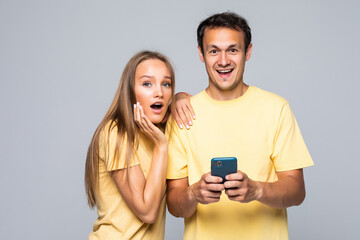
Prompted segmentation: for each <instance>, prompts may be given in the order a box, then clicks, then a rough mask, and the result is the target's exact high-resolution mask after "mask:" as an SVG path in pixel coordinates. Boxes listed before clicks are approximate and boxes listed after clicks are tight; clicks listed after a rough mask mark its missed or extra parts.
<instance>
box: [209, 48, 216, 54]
mask: <svg viewBox="0 0 360 240" xmlns="http://www.w3.org/2000/svg"><path fill="white" fill-rule="evenodd" d="M217 52H218V51H217V50H216V49H212V50H210V51H209V53H210V54H216V53H217Z"/></svg>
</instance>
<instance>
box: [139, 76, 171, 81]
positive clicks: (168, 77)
mask: <svg viewBox="0 0 360 240" xmlns="http://www.w3.org/2000/svg"><path fill="white" fill-rule="evenodd" d="M140 78H154V76H151V75H142V76H140ZM164 78H166V79H170V80H171V76H164Z"/></svg>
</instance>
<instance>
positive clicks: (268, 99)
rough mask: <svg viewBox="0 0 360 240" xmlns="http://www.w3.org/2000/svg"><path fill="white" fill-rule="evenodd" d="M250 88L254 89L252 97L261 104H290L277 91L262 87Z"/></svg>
mask: <svg viewBox="0 0 360 240" xmlns="http://www.w3.org/2000/svg"><path fill="white" fill-rule="evenodd" d="M250 90H251V91H252V94H251V95H252V97H253V98H254V100H255V101H257V102H260V103H261V104H264V105H265V106H266V105H275V106H284V105H288V104H289V103H288V101H287V100H286V99H285V98H283V97H281V96H280V95H277V94H275V93H272V92H269V91H266V90H263V89H261V88H258V87H255V86H250Z"/></svg>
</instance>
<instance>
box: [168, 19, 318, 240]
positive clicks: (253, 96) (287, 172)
mask: <svg viewBox="0 0 360 240" xmlns="http://www.w3.org/2000/svg"><path fill="white" fill-rule="evenodd" d="M198 44H199V46H198V50H199V56H200V59H201V61H202V62H204V63H205V67H206V70H207V73H208V76H209V85H208V87H207V88H206V89H205V90H204V91H202V92H200V93H199V94H197V95H195V96H193V97H192V98H191V104H192V106H193V108H194V111H195V113H196V121H194V123H193V126H192V127H191V129H189V130H185V129H184V130H182V129H179V128H178V127H177V126H176V125H175V124H173V122H174V121H171V120H170V121H169V123H168V124H169V125H170V124H171V125H172V126H171V127H168V128H167V129H172V131H171V134H170V139H169V162H168V176H167V178H168V195H167V204H168V209H169V211H170V213H171V214H173V215H174V216H176V217H183V218H185V232H184V239H189V240H193V239H201V240H202V239H207V240H208V239H247V240H248V239H288V229H287V214H286V208H287V207H290V206H294V205H299V204H301V203H302V202H303V200H304V198H305V186H304V178H303V170H302V169H303V168H304V167H308V166H311V165H313V162H312V159H311V157H310V155H309V153H308V151H307V148H306V146H305V144H304V141H303V139H302V136H301V133H300V130H299V128H298V125H297V123H296V120H295V118H294V116H293V114H292V111H291V109H290V107H289V104H288V103H287V101H286V100H285V99H283V98H282V97H280V96H277V95H275V94H272V93H269V92H266V91H264V90H261V89H259V88H256V87H254V86H248V85H246V84H245V83H244V81H243V73H244V67H245V62H246V61H248V60H249V59H250V56H251V52H252V44H251V31H250V28H249V26H248V24H247V22H246V20H245V19H243V18H242V17H240V16H238V15H237V14H234V13H229V12H227V13H221V14H216V15H213V16H211V17H209V18H207V19H205V20H204V21H203V22H202V23H201V24H200V25H199V27H198ZM214 157H236V158H237V160H238V169H239V170H238V171H237V173H233V174H230V175H227V176H226V180H227V181H226V182H225V183H222V179H221V178H219V177H215V176H211V173H210V172H209V170H210V160H211V159H212V158H214Z"/></svg>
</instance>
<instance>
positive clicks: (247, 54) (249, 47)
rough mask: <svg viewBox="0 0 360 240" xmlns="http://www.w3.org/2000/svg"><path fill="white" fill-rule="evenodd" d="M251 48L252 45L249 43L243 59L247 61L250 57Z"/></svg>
mask: <svg viewBox="0 0 360 240" xmlns="http://www.w3.org/2000/svg"><path fill="white" fill-rule="evenodd" d="M252 48H253V45H252V43H250V44H249V46H248V49H247V50H246V56H245V61H249V59H250V57H251V53H252Z"/></svg>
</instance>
